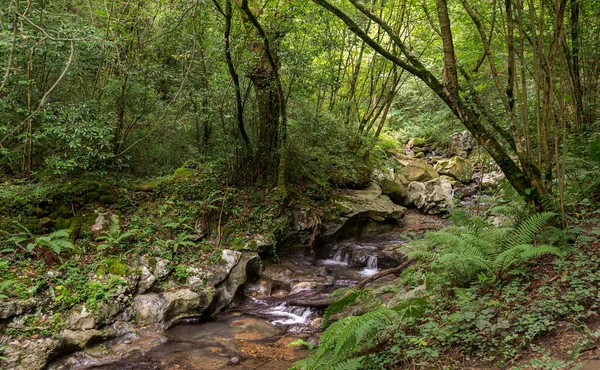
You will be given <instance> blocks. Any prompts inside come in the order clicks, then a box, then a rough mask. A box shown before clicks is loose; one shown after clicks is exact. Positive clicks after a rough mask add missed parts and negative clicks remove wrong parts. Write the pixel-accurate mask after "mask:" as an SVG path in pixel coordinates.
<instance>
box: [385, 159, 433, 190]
mask: <svg viewBox="0 0 600 370" xmlns="http://www.w3.org/2000/svg"><path fill="white" fill-rule="evenodd" d="M400 163H401V164H403V165H404V167H402V168H400V170H399V171H398V173H397V175H396V178H395V179H394V181H395V182H396V183H398V184H399V185H403V186H406V185H408V184H410V183H411V182H413V181H421V182H423V181H429V180H432V179H437V178H438V177H439V175H438V173H437V172H436V170H435V169H434V168H433V166H431V165H430V164H428V163H427V162H426V161H425V160H423V159H412V160H403V161H401V162H400Z"/></svg>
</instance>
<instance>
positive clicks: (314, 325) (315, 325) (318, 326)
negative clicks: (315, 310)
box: [309, 317, 323, 330]
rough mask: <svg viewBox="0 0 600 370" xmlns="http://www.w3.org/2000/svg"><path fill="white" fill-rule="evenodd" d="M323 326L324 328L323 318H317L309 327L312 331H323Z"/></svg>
mask: <svg viewBox="0 0 600 370" xmlns="http://www.w3.org/2000/svg"><path fill="white" fill-rule="evenodd" d="M321 326H323V319H322V318H321V317H317V318H316V319H313V320H312V321H311V322H310V325H309V327H310V328H311V329H312V330H319V329H321Z"/></svg>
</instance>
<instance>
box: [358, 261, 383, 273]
mask: <svg viewBox="0 0 600 370" xmlns="http://www.w3.org/2000/svg"><path fill="white" fill-rule="evenodd" d="M378 272H379V269H378V268H377V257H375V256H369V257H368V258H367V266H366V267H365V268H364V269H362V270H361V271H359V272H358V274H359V275H360V276H362V277H369V276H373V275H375V274H376V273H378Z"/></svg>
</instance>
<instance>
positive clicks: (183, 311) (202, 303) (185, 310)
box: [163, 286, 215, 327]
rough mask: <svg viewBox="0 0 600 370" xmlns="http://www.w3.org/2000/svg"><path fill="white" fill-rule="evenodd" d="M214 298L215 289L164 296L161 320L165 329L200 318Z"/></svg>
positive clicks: (182, 291)
mask: <svg viewBox="0 0 600 370" xmlns="http://www.w3.org/2000/svg"><path fill="white" fill-rule="evenodd" d="M214 297H215V288H214V287H212V286H208V287H205V288H204V289H202V290H200V291H199V292H198V293H196V292H193V291H191V290H188V289H183V290H178V291H175V292H168V293H165V294H164V300H165V302H164V306H163V307H164V314H163V315H164V316H163V320H164V323H165V324H166V326H167V327H169V326H171V325H173V324H174V323H175V322H177V321H179V320H181V319H183V318H187V317H198V316H201V315H202V314H203V313H204V311H206V309H207V308H208V306H209V305H210V303H211V302H212V301H213V298H214Z"/></svg>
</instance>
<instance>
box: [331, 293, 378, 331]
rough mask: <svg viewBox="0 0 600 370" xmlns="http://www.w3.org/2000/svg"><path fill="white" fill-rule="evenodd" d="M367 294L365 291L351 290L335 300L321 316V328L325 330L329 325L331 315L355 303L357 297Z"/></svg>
mask: <svg viewBox="0 0 600 370" xmlns="http://www.w3.org/2000/svg"><path fill="white" fill-rule="evenodd" d="M367 294H368V293H367V291H365V290H361V289H351V290H349V291H347V292H346V294H344V295H343V296H342V297H341V298H340V299H337V300H335V301H334V302H333V303H331V304H330V305H329V306H328V307H327V308H326V309H325V314H324V315H323V327H324V328H326V327H327V326H328V325H329V319H330V318H331V316H332V315H334V314H336V313H338V312H340V311H341V310H343V309H344V308H346V307H348V306H350V305H351V304H352V303H354V302H356V300H357V299H358V298H359V297H361V296H365V295H367Z"/></svg>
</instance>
